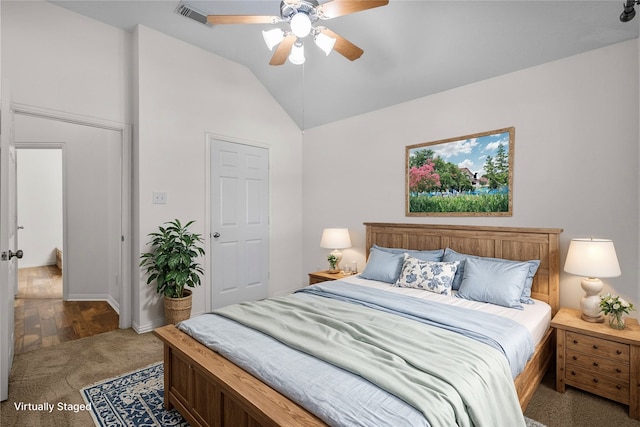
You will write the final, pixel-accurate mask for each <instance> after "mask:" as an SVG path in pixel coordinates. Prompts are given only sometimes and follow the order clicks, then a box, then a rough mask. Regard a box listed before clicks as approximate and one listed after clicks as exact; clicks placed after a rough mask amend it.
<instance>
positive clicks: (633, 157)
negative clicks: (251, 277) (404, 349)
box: [303, 39, 640, 316]
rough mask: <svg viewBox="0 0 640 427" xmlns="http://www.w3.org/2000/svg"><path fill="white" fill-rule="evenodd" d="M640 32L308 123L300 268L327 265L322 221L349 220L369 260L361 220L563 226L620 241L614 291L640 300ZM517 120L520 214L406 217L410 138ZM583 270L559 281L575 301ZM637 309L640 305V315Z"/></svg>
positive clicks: (348, 254) (353, 254) (569, 302)
mask: <svg viewBox="0 0 640 427" xmlns="http://www.w3.org/2000/svg"><path fill="white" fill-rule="evenodd" d="M638 56H639V55H638V39H635V40H631V41H628V42H624V43H620V44H616V45H613V46H609V47H605V48H602V49H598V50H595V51H591V52H587V53H584V54H581V55H577V56H573V57H569V58H565V59H562V60H559V61H556V62H552V63H548V64H544V65H541V66H538V67H533V68H529V69H526V70H522V71H519V72H515V73H512V74H508V75H504V76H501V77H497V78H494V79H490V80H486V81H482V82H479V83H476V84H472V85H468V86H464V87H460V88H457V89H454V90H451V91H447V92H443V93H439V94H436V95H433V96H429V97H425V98H420V99H416V100H414V101H411V102H407V103H404V104H399V105H396V106H393V107H389V108H386V109H383V110H379V111H375V112H372V113H369V114H364V115H361V116H358V117H354V118H351V119H348V120H344V121H340V122H335V123H332V124H328V125H325V126H321V127H317V128H314V129H309V130H307V131H306V132H305V137H304V144H303V166H304V167H303V189H304V193H303V194H304V195H303V218H304V222H303V230H304V236H303V248H304V260H303V266H304V270H303V271H305V272H310V271H314V270H316V269H318V268H322V269H324V268H326V261H325V250H323V249H321V248H320V247H319V242H320V235H321V232H322V229H323V228H324V227H328V226H344V227H348V228H349V229H350V232H351V237H352V243H353V245H354V247H353V248H352V249H348V250H345V251H343V253H344V260H345V261H350V260H357V261H358V263H359V265H361V266H362V265H363V264H364V245H365V235H364V226H363V225H362V223H363V222H367V221H371V222H412V223H451V224H476V225H477V224H482V225H504V226H529V227H558V228H563V229H564V233H563V234H562V237H561V263H563V264H564V259H565V256H566V251H567V248H568V244H569V240H570V239H571V238H573V237H589V236H594V237H601V238H611V239H613V241H614V243H615V246H616V249H617V252H618V257H619V261H620V266H621V269H622V272H623V274H622V276H621V277H619V278H614V279H605V280H604V281H605V286H606V287H605V291H609V290H611V291H612V292H615V293H617V294H621V295H623V296H624V297H625V298H629V299H630V300H631V301H633V302H634V303H638V302H640V293H639V289H638V283H640V281H639V271H638V256H639V243H638V242H639V237H638V236H639V232H640V231H639V229H638V228H639V221H640V215H639V206H640V204H639V193H638V172H637V171H638V166H639V156H640V155H639V145H640V144H639V132H640V131H639V129H638V117H639V85H638V80H639V79H638V74H639V71H638V64H639V61H638ZM508 126H514V127H515V150H514V151H515V164H514V187H515V188H514V192H513V216H512V217H493V218H481V217H424V218H415V217H406V216H405V210H404V191H405V184H404V179H405V171H404V167H405V146H407V145H411V144H416V143H420V142H428V141H437V140H440V139H445V138H451V137H456V136H462V135H468V134H473V133H477V132H482V131H488V130H492V129H499V128H504V127H508ZM580 280H581V279H580V278H579V277H575V276H571V275H568V274H564V273H563V275H562V277H561V291H560V303H561V305H563V306H569V307H576V308H577V307H578V305H579V299H580V296H581V295H583V292H582V290H581V289H580V285H579V283H580ZM634 315H635V316H637V315H638V312H634Z"/></svg>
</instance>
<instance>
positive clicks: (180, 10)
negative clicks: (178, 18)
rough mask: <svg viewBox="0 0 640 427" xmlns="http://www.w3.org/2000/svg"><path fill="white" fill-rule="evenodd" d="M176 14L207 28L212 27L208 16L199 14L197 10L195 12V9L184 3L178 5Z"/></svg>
mask: <svg viewBox="0 0 640 427" xmlns="http://www.w3.org/2000/svg"><path fill="white" fill-rule="evenodd" d="M176 13H177V14H178V15H182V16H186V17H187V18H190V19H193V20H194V21H196V22H199V23H201V24H204V25H206V26H209V27H210V26H211V24H209V23H208V22H207V15H203V14H202V13H200V12H198V11H197V10H194V9H193V8H191V7H190V6H187V5H186V4H184V3H180V4H179V5H178V7H177V8H176Z"/></svg>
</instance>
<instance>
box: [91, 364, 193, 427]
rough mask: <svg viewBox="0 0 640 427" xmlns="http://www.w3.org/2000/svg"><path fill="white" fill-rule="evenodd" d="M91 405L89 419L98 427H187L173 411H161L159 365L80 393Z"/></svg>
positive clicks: (162, 406) (94, 385)
mask: <svg viewBox="0 0 640 427" xmlns="http://www.w3.org/2000/svg"><path fill="white" fill-rule="evenodd" d="M80 392H81V394H82V397H83V398H84V400H85V402H86V403H90V404H91V416H92V417H93V421H95V423H96V425H97V426H98V427H120V426H123V427H124V426H127V427H135V426H145V427H147V426H148V427H155V426H157V427H164V426H177V427H188V426H189V424H188V423H187V422H186V421H185V419H184V418H182V416H181V415H180V414H179V413H178V411H176V410H175V409H174V410H172V411H166V410H165V409H164V369H163V366H162V363H161V362H160V363H155V364H153V365H151V366H148V367H146V368H143V369H140V370H137V371H134V372H130V373H128V374H124V375H121V376H119V377H115V378H111V379H108V380H104V381H101V382H99V383H97V384H93V385H90V386H88V387H85V388H83V389H82V390H80Z"/></svg>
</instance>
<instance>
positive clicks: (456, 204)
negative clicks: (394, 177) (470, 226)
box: [405, 127, 515, 216]
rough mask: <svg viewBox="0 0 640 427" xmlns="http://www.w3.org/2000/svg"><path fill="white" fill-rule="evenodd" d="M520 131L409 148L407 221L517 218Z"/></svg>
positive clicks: (407, 155) (423, 144)
mask: <svg viewBox="0 0 640 427" xmlns="http://www.w3.org/2000/svg"><path fill="white" fill-rule="evenodd" d="M514 140H515V128H513V127H510V128H504V129H496V130H492V131H488V132H482V133H476V134H473V135H466V136H460V137H457V138H450V139H443V140H440V141H433V142H425V143H422V144H416V145H409V146H407V147H406V194H405V202H406V215H407V216H511V215H512V211H513V207H512V199H513V150H514Z"/></svg>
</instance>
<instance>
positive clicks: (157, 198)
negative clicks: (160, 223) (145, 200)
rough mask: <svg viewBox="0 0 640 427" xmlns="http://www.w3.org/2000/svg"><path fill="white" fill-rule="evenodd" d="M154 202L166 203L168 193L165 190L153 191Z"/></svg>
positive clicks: (155, 203) (157, 203)
mask: <svg viewBox="0 0 640 427" xmlns="http://www.w3.org/2000/svg"><path fill="white" fill-rule="evenodd" d="M153 204H154V205H166V204H167V193H164V192H155V191H154V192H153Z"/></svg>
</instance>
